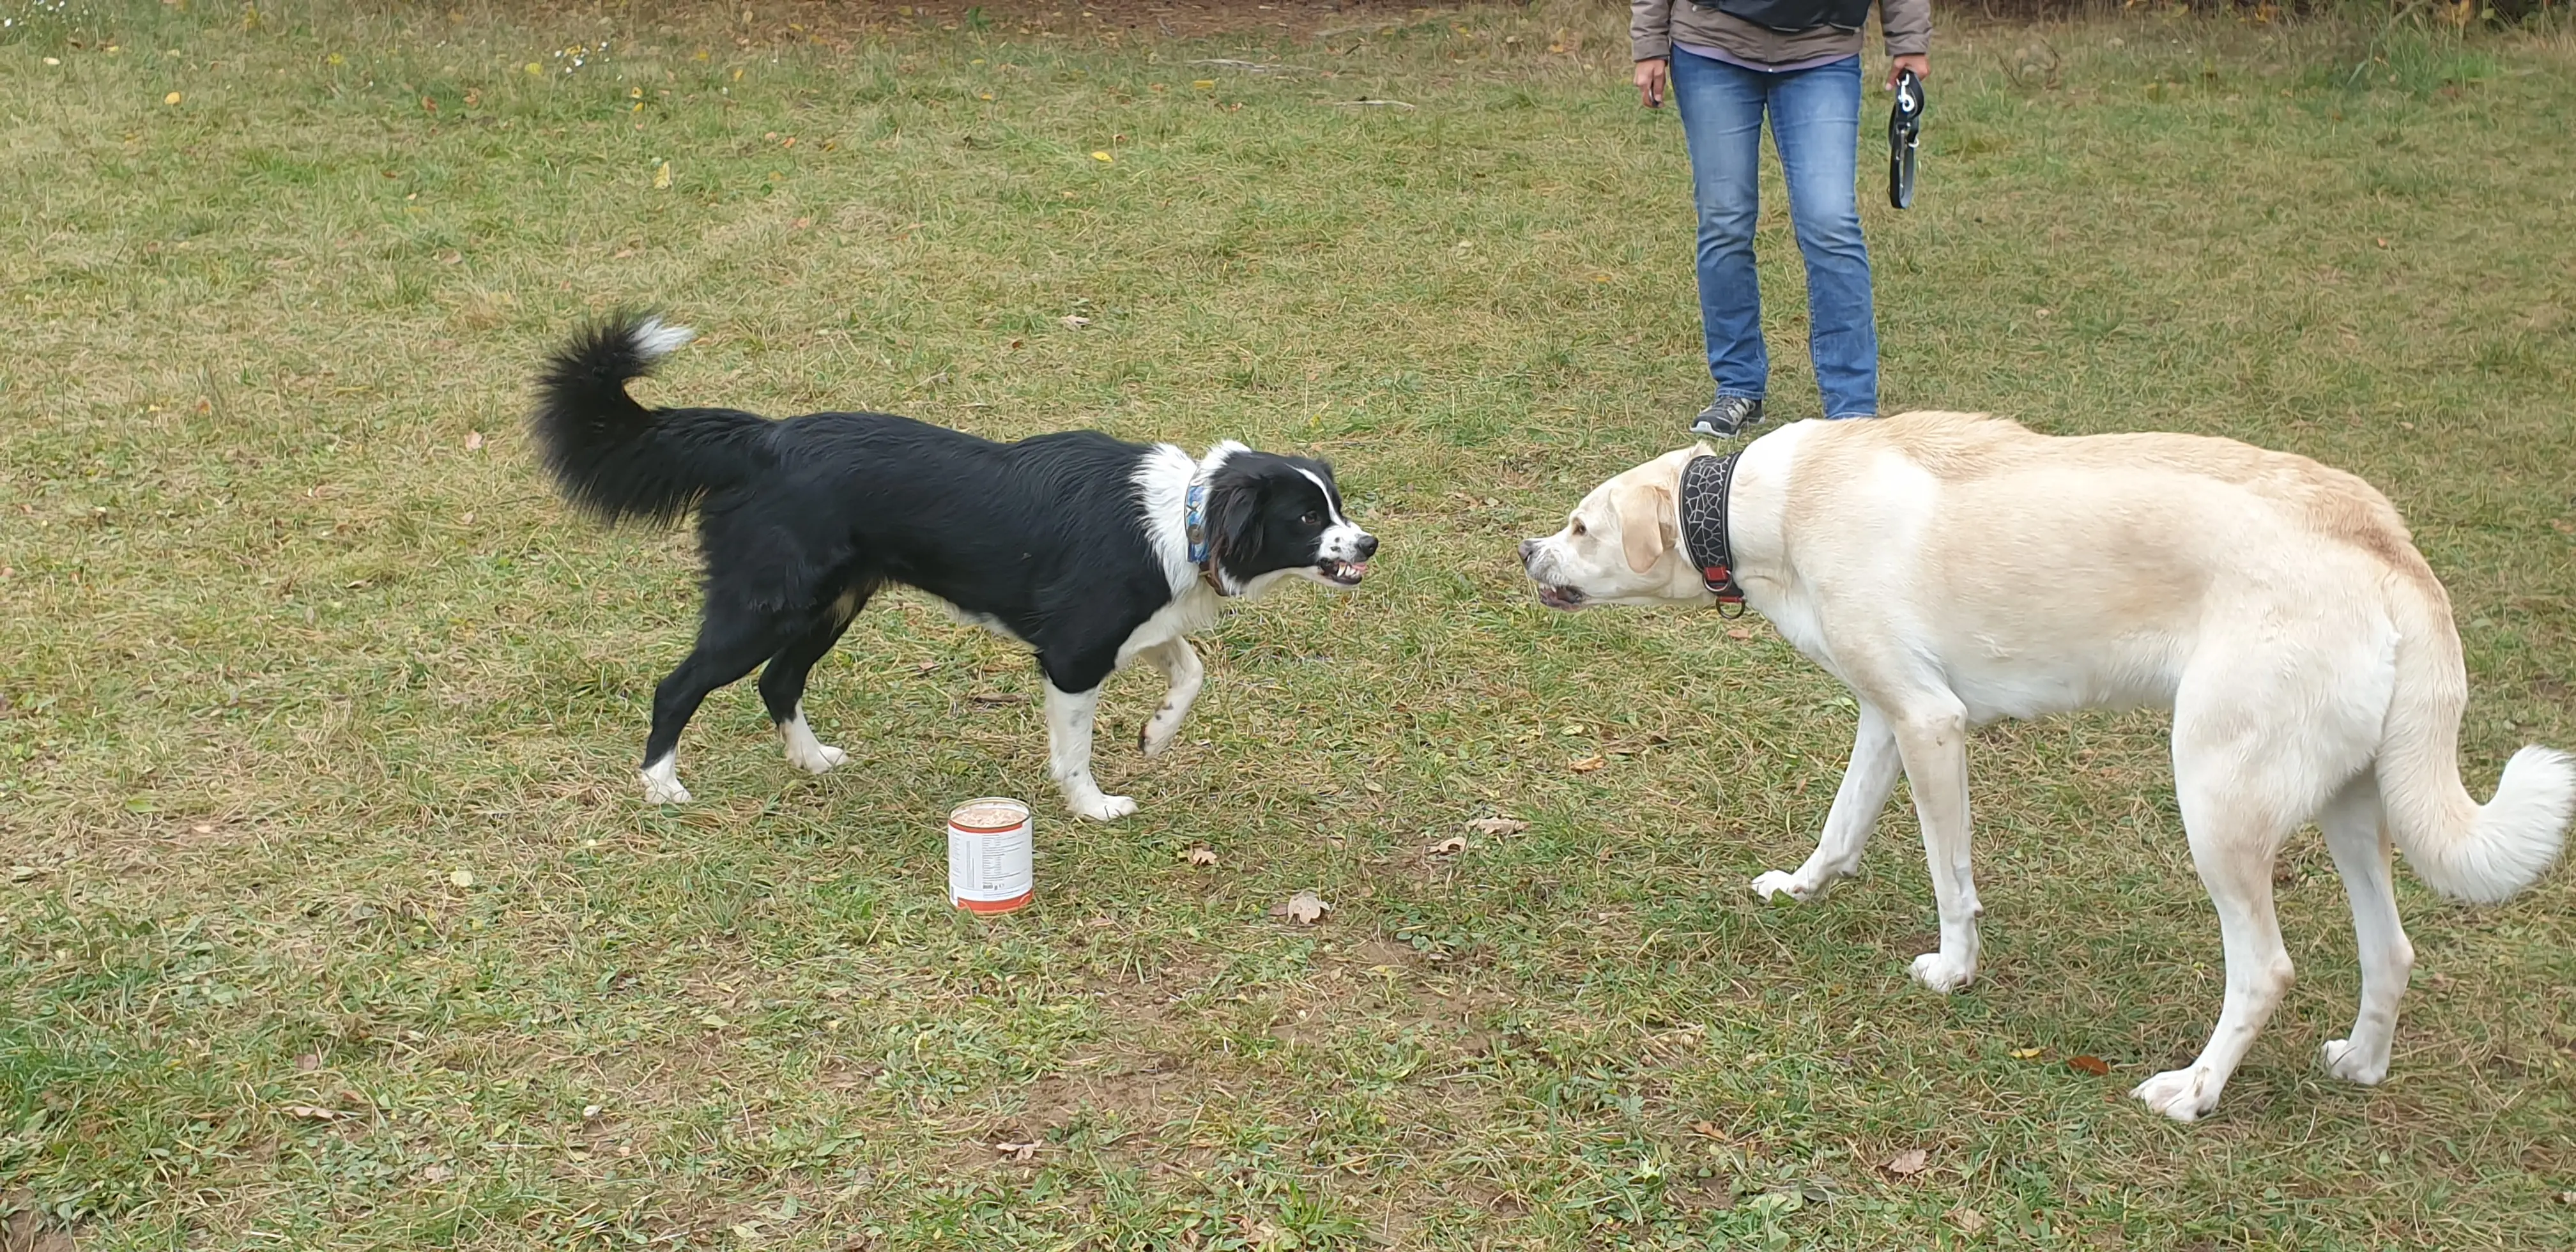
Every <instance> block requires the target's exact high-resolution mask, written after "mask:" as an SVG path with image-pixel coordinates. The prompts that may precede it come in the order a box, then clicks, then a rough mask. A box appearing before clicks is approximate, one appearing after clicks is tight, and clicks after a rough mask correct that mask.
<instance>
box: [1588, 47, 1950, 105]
mask: <svg viewBox="0 0 2576 1252" xmlns="http://www.w3.org/2000/svg"><path fill="white" fill-rule="evenodd" d="M1913 59H1914V60H1917V61H1920V60H1922V59H1923V58H1921V57H1915V58H1913ZM1672 74H1673V63H1672V62H1671V61H1669V60H1666V59H1665V58H1663V57H1655V58H1653V59H1651V60H1645V61H1639V62H1637V103H1639V104H1642V105H1644V106H1646V107H1647V108H1650V109H1660V108H1662V107H1664V95H1665V89H1666V88H1667V87H1668V86H1670V84H1671V83H1672Z"/></svg>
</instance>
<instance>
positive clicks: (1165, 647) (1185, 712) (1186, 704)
mask: <svg viewBox="0 0 2576 1252" xmlns="http://www.w3.org/2000/svg"><path fill="white" fill-rule="evenodd" d="M1139 655H1141V656H1143V657H1144V658H1145V663H1146V664H1148V665H1151V666H1153V667H1154V668H1155V669H1157V670H1160V671H1162V674H1163V678H1164V681H1166V682H1168V683H1170V684H1171V690H1170V691H1169V692H1167V693H1165V694H1164V696H1163V703H1162V706H1161V707H1159V708H1157V709H1155V710H1154V716H1153V717H1152V718H1150V719H1148V720H1147V721H1146V723H1145V728H1144V729H1142V730H1140V731H1138V732H1136V747H1137V748H1138V750H1140V751H1142V752H1143V753H1144V754H1145V755H1147V756H1160V755H1162V753H1163V750H1164V749H1165V748H1169V747H1171V746H1172V738H1173V736H1175V735H1178V734H1180V733H1181V719H1182V718H1185V717H1188V716H1189V715H1190V705H1191V703H1192V702H1194V701H1196V700H1197V699H1198V698H1199V684H1200V683H1202V682H1204V681H1206V678H1207V667H1206V666H1205V665H1202V664H1200V662H1199V653H1198V649H1196V648H1193V647H1191V646H1190V641H1189V640H1187V639H1178V638H1175V639H1166V640H1164V641H1163V642H1161V643H1158V644H1156V645H1154V646H1153V647H1150V648H1147V649H1145V650H1144V652H1142V653H1140V654H1139Z"/></svg>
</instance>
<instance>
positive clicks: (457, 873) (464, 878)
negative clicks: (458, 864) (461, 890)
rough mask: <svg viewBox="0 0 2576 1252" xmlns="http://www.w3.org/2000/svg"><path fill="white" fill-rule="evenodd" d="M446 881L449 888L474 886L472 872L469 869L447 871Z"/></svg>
mask: <svg viewBox="0 0 2576 1252" xmlns="http://www.w3.org/2000/svg"><path fill="white" fill-rule="evenodd" d="M447 881H448V884H449V885H450V886H456V887H471V886H473V885H474V871H473V870H470V869H460V870H450V871H448V875H447Z"/></svg>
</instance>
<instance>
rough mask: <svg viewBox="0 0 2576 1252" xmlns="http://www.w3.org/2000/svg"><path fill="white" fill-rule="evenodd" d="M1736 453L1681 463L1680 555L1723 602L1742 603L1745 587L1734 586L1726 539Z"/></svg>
mask: <svg viewBox="0 0 2576 1252" xmlns="http://www.w3.org/2000/svg"><path fill="white" fill-rule="evenodd" d="M1736 455H1737V454H1735V453H1732V452H1730V453H1727V454H1726V455H1725V456H1716V455H1713V454H1712V455H1705V456H1695V457H1692V458H1691V459H1690V460H1689V461H1687V462H1685V463H1684V464H1683V465H1682V487H1681V498H1682V500H1681V503H1682V555H1684V556H1687V557H1689V558H1690V563H1691V568H1693V569H1696V570H1698V571H1699V578H1700V581H1701V582H1702V583H1704V584H1706V585H1707V587H1708V593H1709V594H1710V595H1713V596H1716V597H1717V600H1718V603H1719V604H1722V605H1723V604H1742V603H1744V589H1743V588H1742V587H1739V586H1737V585H1735V550H1734V549H1733V548H1731V547H1729V546H1728V545H1727V541H1726V496H1727V489H1728V488H1729V487H1731V486H1733V485H1734V482H1735V458H1736Z"/></svg>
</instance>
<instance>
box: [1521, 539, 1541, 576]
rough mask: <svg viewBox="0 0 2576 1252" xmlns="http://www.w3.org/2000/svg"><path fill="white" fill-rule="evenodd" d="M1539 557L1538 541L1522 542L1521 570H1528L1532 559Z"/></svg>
mask: <svg viewBox="0 0 2576 1252" xmlns="http://www.w3.org/2000/svg"><path fill="white" fill-rule="evenodd" d="M1536 555H1538V540H1535V539H1524V540H1521V568H1522V569H1528V568H1529V563H1530V558H1531V557H1533V556H1536Z"/></svg>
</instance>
